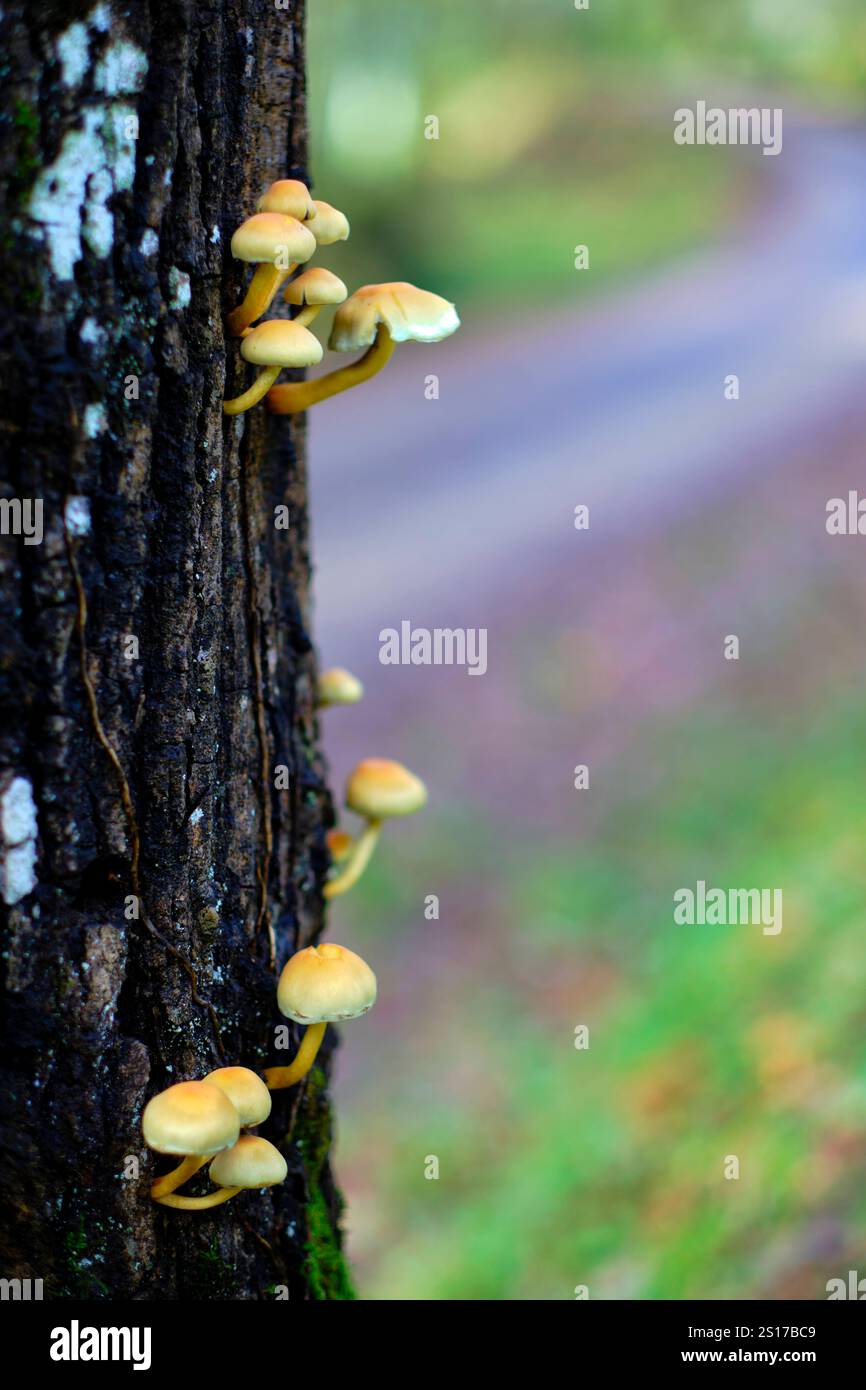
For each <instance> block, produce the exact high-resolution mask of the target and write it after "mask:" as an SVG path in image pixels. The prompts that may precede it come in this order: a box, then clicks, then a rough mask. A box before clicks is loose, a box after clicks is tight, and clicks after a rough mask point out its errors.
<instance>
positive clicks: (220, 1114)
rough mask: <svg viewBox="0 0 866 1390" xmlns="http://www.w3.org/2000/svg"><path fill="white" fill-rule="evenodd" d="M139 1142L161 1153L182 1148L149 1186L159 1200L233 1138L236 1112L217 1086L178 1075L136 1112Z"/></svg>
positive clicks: (172, 1151) (235, 1139)
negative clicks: (178, 1159)
mask: <svg viewBox="0 0 866 1390" xmlns="http://www.w3.org/2000/svg"><path fill="white" fill-rule="evenodd" d="M141 1128H142V1133H143V1134H144V1142H145V1143H146V1144H147V1147H148V1148H149V1149H153V1150H155V1152H156V1153H161V1154H182V1155H184V1160H183V1162H182V1163H181V1164H179V1165H178V1167H176V1168H174V1169H173V1170H172V1171H171V1172H170V1173H166V1174H165V1175H164V1176H163V1177H161V1178H157V1180H156V1182H154V1183H153V1184H152V1186H151V1189H150V1195H151V1197H153V1199H154V1200H155V1201H161V1200H162V1198H163V1197H165V1196H166V1195H167V1194H168V1193H170V1192H173V1191H174V1189H175V1188H176V1187H180V1186H181V1184H182V1183H184V1182H186V1181H187V1180H188V1179H189V1178H191V1177H192V1175H193V1174H194V1173H197V1172H198V1170H199V1168H200V1167H201V1166H202V1164H203V1163H206V1162H207V1160H208V1158H212V1157H213V1156H214V1154H217V1153H219V1152H220V1150H222V1149H228V1148H230V1147H231V1145H232V1144H234V1143H236V1142H237V1138H238V1134H239V1132H240V1119H239V1118H238V1112H237V1110H236V1109H235V1107H234V1106H233V1104H232V1102H231V1101H230V1100H229V1098H228V1096H227V1095H226V1094H225V1093H224V1092H223V1091H222V1090H220V1088H219V1087H218V1086H212V1085H210V1084H208V1082H206V1081H179V1082H178V1083H177V1084H176V1085H174V1086H169V1087H168V1089H167V1090H165V1091H161V1092H160V1093H159V1095H157V1096H154V1097H153V1099H152V1100H149V1101H148V1103H147V1105H146V1106H145V1107H144V1114H143V1115H142V1117H141Z"/></svg>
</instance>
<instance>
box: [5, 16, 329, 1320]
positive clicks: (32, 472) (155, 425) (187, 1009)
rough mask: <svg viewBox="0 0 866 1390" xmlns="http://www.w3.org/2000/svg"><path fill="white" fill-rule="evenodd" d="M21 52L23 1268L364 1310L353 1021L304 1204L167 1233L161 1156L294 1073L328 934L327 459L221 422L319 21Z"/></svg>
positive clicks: (15, 565)
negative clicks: (350, 1302)
mask: <svg viewBox="0 0 866 1390" xmlns="http://www.w3.org/2000/svg"><path fill="white" fill-rule="evenodd" d="M2 51H3V52H4V54H7V55H11V63H10V66H9V67H8V68H7V69H6V70H5V73H4V84H3V90H2V94H0V99H2V101H3V103H4V106H5V118H4V122H3V126H2V143H0V160H2V165H3V170H2V172H3V182H4V184H5V185H6V186H7V188H8V189H9V194H10V198H11V203H10V206H9V207H8V208H7V210H6V217H5V219H4V230H3V255H4V262H5V269H6V271H7V272H9V271H10V269H11V270H12V273H11V274H9V273H7V275H6V276H5V277H4V278H5V279H6V282H7V284H6V290H5V299H4V304H3V323H2V330H3V341H2V363H0V367H2V389H3V399H2V402H0V428H2V439H3V454H4V458H5V460H6V462H5V463H4V466H3V475H2V476H3V482H2V487H0V499H2V503H3V506H2V518H0V519H2V523H3V529H4V531H5V532H6V534H3V535H0V595H2V610H3V620H4V628H5V631H4V640H3V652H2V666H0V701H2V710H0V886H2V897H3V900H4V915H5V937H4V946H3V967H4V974H5V979H4V997H3V1027H4V1057H5V1065H6V1076H5V1080H4V1084H3V1087H2V1090H3V1108H4V1114H3V1149H4V1152H3V1184H2V1199H3V1202H4V1204H5V1213H4V1221H3V1252H2V1269H0V1274H2V1275H3V1276H4V1277H6V1278H14V1277H18V1278H21V1279H26V1278H31V1279H42V1280H44V1293H45V1297H52V1298H64V1297H76V1298H88V1299H99V1298H110V1299H124V1298H139V1299H190V1298H233V1299H264V1298H272V1297H277V1298H280V1297H283V1298H284V1297H298V1298H323V1299H331V1298H338V1299H339V1298H347V1297H351V1290H350V1288H349V1285H348V1281H347V1277H346V1272H345V1267H344V1265H343V1260H342V1256H341V1253H340V1236H339V1230H338V1218H339V1206H340V1202H339V1197H338V1194H337V1192H336V1190H335V1188H334V1184H333V1181H332V1178H331V1173H330V1168H329V1161H328V1150H329V1144H330V1109H329V1102H328V1098H327V1092H326V1076H327V1070H328V1044H329V1039H330V1035H332V1034H333V1031H334V1030H333V1029H330V1030H329V1033H328V1036H327V1037H326V1047H325V1050H324V1053H323V1060H322V1063H321V1067H317V1068H316V1069H315V1070H314V1071H313V1073H312V1074H311V1076H310V1078H308V1083H307V1084H306V1085H305V1086H302V1087H297V1088H295V1089H294V1090H291V1091H288V1092H281V1093H278V1094H277V1098H276V1100H275V1104H274V1112H273V1114H272V1116H271V1119H270V1120H269V1121H268V1123H267V1124H266V1125H264V1126H262V1129H261V1132H262V1133H263V1134H264V1135H265V1136H266V1137H268V1138H270V1139H271V1140H272V1141H273V1142H274V1143H277V1144H278V1146H279V1147H280V1148H281V1150H282V1152H283V1153H284V1154H285V1157H286V1159H287V1162H288V1165H289V1176H288V1179H287V1181H286V1182H285V1183H284V1184H283V1185H282V1186H281V1187H278V1188H272V1189H269V1190H268V1191H267V1192H264V1193H263V1192H248V1193H242V1194H240V1195H239V1196H238V1197H236V1198H235V1199H234V1200H233V1201H231V1202H229V1203H227V1204H226V1205H223V1206H220V1207H217V1208H215V1209H214V1210H212V1211H206V1212H195V1213H187V1212H179V1211H172V1210H167V1209H164V1208H160V1207H157V1206H155V1205H154V1204H153V1203H152V1202H151V1201H150V1200H149V1197H148V1187H149V1184H150V1182H151V1181H152V1180H153V1177H154V1176H155V1174H156V1173H158V1172H160V1171H164V1170H165V1169H166V1167H167V1166H169V1165H168V1163H167V1162H166V1161H165V1160H161V1159H159V1158H157V1157H156V1156H154V1155H152V1154H149V1153H148V1152H147V1150H146V1149H145V1147H144V1144H143V1141H142V1137H141V1114H142V1109H143V1106H144V1104H145V1103H146V1101H147V1099H148V1098H149V1097H150V1096H151V1095H153V1094H154V1093H155V1092H157V1091H159V1090H162V1089H163V1088H164V1087H165V1086H167V1085H170V1084H171V1083H172V1082H174V1081H179V1080H182V1079H186V1078H193V1077H201V1076H203V1075H205V1074H206V1073H207V1072H208V1071H209V1070H211V1069H212V1068H213V1067H215V1066H219V1065H221V1064H223V1063H236V1064H243V1065H245V1066H248V1067H252V1068H254V1069H260V1068H262V1067H263V1066H265V1065H268V1064H274V1063H285V1062H286V1061H288V1060H289V1059H290V1057H291V1055H292V1053H293V1050H294V1047H296V1046H297V1043H298V1037H299V1034H298V1030H297V1029H295V1028H294V1027H292V1038H291V1047H290V1048H289V1049H288V1050H284V1051H278V1050H275V1039H276V1037H277V1035H276V1032H275V1029H276V1027H277V1025H279V1024H283V1023H284V1022H285V1021H284V1020H282V1019H280V1016H279V1014H278V1013H277V1010H276V1000H275V985H276V977H277V972H278V970H279V968H280V966H281V965H282V964H283V962H284V961H285V959H286V958H287V956H288V955H289V954H291V952H293V951H294V950H297V949H298V948H299V947H301V946H304V945H307V944H309V943H310V942H311V941H312V940H314V939H315V938H316V936H317V935H318V933H319V931H320V929H321V927H322V897H321V887H322V881H323V876H324V873H325V871H326V868H327V853H326V849H325V845H324V831H325V829H326V828H327V826H328V825H330V824H331V823H332V820H333V813H332V807H331V802H330V798H329V795H328V792H327V789H326V787H325V783H324V773H323V766H322V761H321V758H320V756H319V753H318V751H317V747H316V738H317V729H316V717H315V703H314V691H315V670H314V657H313V652H312V649H311V644H310V639H309V636H308V624H307V598H308V580H309V563H308V549H307V545H308V527H307V512H306V477H305V468H304V460H303V452H302V443H303V439H302V433H301V429H300V427H299V426H298V425H297V424H296V423H294V422H293V421H292V420H289V419H285V418H284V419H280V420H276V419H270V418H269V417H267V416H266V414H265V412H264V410H263V408H262V407H258V408H257V409H255V410H254V411H252V412H250V413H249V414H246V415H243V416H241V417H238V419H236V420H234V419H224V417H223V415H222V413H221V403H222V399H223V397H224V395H235V394H237V393H238V392H239V391H240V390H242V389H243V385H244V382H245V380H246V373H247V370H248V369H245V368H244V366H243V364H242V363H241V362H240V361H239V356H238V353H237V344H236V343H235V342H233V341H232V340H229V341H228V342H227V341H226V339H225V336H224V319H225V314H226V312H227V311H228V310H229V309H231V308H232V307H233V306H234V304H236V303H237V302H238V300H239V298H240V297H241V295H242V293H243V290H242V283H243V281H244V279H245V275H244V268H243V267H241V266H240V265H239V264H238V263H237V262H234V261H232V259H231V258H230V255H229V249H228V243H229V240H230V237H231V233H232V231H233V229H234V228H235V227H236V226H237V224H238V223H239V222H240V221H241V220H242V219H243V218H244V217H245V216H247V215H249V214H250V213H251V212H253V211H254V210H255V202H256V199H257V197H258V196H259V194H260V193H261V191H262V190H263V189H264V188H265V187H266V186H267V184H268V183H269V182H271V181H272V180H273V179H276V178H281V177H285V176H286V175H290V176H292V175H293V176H297V177H301V178H303V177H305V116H304V70H303V4H302V0H285V8H277V4H275V2H274V0H233V3H228V0H171V3H168V0H150V2H149V3H147V2H146V0H139V3H137V4H135V5H133V6H131V7H130V6H128V5H126V4H124V5H121V4H120V0H101V3H99V2H97V0H91V3H87V4H79V3H74V2H73V0H68V2H66V3H48V4H46V5H44V6H38V7H34V6H32V5H27V4H26V3H23V0H17V3H12V4H10V5H8V6H6V7H5V14H4V17H3V19H2ZM40 501H41V503H42V504H43V505H42V528H43V531H44V534H43V536H42V538H41V542H40V540H39V536H38V530H39V526H38V521H37V517H38V512H39V508H38V507H37V506H35V505H34V506H33V507H31V506H30V505H29V504H30V503H37V502H40ZM19 504H21V505H19ZM282 506H288V508H289V516H290V525H289V527H288V529H285V528H283V529H281V527H280V520H281V514H280V512H279V510H278V509H279V508H280V507H282ZM281 767H283V768H287V769H288V789H287V790H281V789H280V788H279V782H280V780H281V779H280V776H279V772H278V769H280V768H281ZM272 939H273V941H274V942H275V947H276V965H275V964H274V962H273V960H272V956H271V946H270V942H271V940H272Z"/></svg>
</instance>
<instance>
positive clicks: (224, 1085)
mask: <svg viewBox="0 0 866 1390" xmlns="http://www.w3.org/2000/svg"><path fill="white" fill-rule="evenodd" d="M205 1081H206V1082H207V1084H208V1085H209V1086H218V1087H219V1088H220V1090H221V1091H222V1092H223V1094H224V1095H227V1096H228V1098H229V1100H230V1101H231V1103H232V1105H233V1106H234V1108H235V1110H236V1111H237V1112H238V1119H239V1120H240V1122H241V1124H242V1125H260V1124H261V1123H262V1122H263V1121H264V1120H266V1119H267V1118H268V1116H269V1115H270V1113H271V1093H270V1091H269V1090H268V1088H267V1086H266V1085H265V1083H264V1081H262V1078H261V1077H260V1076H256V1074H255V1072H254V1071H250V1069H249V1067H218V1068H217V1070H216V1071H212V1072H209V1073H208V1075H207V1076H206V1077H205Z"/></svg>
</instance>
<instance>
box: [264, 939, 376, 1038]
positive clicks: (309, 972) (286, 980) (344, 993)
mask: <svg viewBox="0 0 866 1390" xmlns="http://www.w3.org/2000/svg"><path fill="white" fill-rule="evenodd" d="M375 1002H376V976H375V975H374V974H373V972H372V970H371V969H370V967H369V965H368V964H367V962H366V961H364V960H362V959H361V957H360V956H356V955H355V952H354V951H349V950H347V949H346V947H345V946H336V945H334V943H333V942H330V941H327V942H325V944H324V945H323V946H308V947H307V948H306V950H304V951H298V952H297V954H296V955H294V956H292V958H291V960H289V961H287V962H286V964H285V966H284V967H283V973H282V975H281V976H280V982H279V984H278V985H277V1005H278V1007H279V1010H280V1013H281V1014H284V1015H285V1017H286V1018H293V1019H294V1020H295V1022H296V1023H338V1022H340V1021H341V1020H343V1019H347V1018H360V1017H361V1015H362V1014H365V1013H366V1012H367V1010H368V1009H371V1008H372V1007H373V1005H374V1003H375Z"/></svg>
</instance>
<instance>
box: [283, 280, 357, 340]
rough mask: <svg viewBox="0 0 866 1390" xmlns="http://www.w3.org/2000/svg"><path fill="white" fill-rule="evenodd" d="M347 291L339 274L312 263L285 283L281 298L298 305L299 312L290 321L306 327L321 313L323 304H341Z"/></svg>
mask: <svg viewBox="0 0 866 1390" xmlns="http://www.w3.org/2000/svg"><path fill="white" fill-rule="evenodd" d="M348 293H349V291H348V290H347V289H346V286H345V285H344V284H343V282H342V280H341V279H340V277H339V275H333V274H332V273H331V271H330V270H325V268H324V267H323V266H317V265H314V266H312V267H311V268H310V269H309V270H305V271H303V272H302V274H300V275H299V276H298V277H297V278H296V279H295V280H291V281H290V282H289V284H288V285H286V288H285V289H284V290H283V299H284V300H285V301H286V303H287V304H295V305H298V306H299V307H300V309H301V312H300V313H299V314H297V315H296V317H295V318H294V319H292V322H293V323H299V324H301V326H302V327H304V328H306V327H307V325H308V324H311V323H312V322H313V319H314V318H315V317H316V315H317V314H319V313H321V310H322V308H323V307H324V305H326V304H342V303H343V300H344V299H345V298H346V295H347V294H348Z"/></svg>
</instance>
